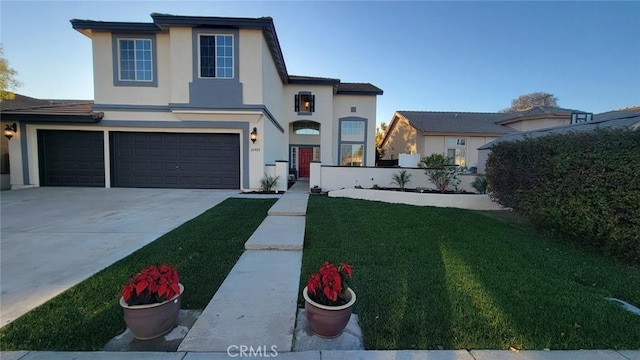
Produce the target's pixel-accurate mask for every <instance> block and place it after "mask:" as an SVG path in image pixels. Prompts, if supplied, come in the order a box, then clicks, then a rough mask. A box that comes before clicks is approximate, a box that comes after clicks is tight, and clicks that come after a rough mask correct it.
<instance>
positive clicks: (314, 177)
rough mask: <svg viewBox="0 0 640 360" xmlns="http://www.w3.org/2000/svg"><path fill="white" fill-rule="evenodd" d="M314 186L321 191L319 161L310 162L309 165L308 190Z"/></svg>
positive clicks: (320, 165)
mask: <svg viewBox="0 0 640 360" xmlns="http://www.w3.org/2000/svg"><path fill="white" fill-rule="evenodd" d="M315 186H318V187H319V188H321V189H322V163H321V162H320V161H312V162H311V164H309V189H312V188H314V187H315Z"/></svg>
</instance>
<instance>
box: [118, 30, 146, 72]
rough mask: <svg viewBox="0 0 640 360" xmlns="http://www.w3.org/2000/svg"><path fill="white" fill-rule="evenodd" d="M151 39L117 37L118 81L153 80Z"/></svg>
mask: <svg viewBox="0 0 640 360" xmlns="http://www.w3.org/2000/svg"><path fill="white" fill-rule="evenodd" d="M152 54H153V49H152V48H151V39H118V59H119V65H120V68H119V72H118V78H119V80H120V81H148V82H151V81H153V60H152V59H153V56H152Z"/></svg>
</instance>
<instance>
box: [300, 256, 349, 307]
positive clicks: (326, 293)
mask: <svg viewBox="0 0 640 360" xmlns="http://www.w3.org/2000/svg"><path fill="white" fill-rule="evenodd" d="M352 275H353V269H352V268H351V265H349V264H345V263H342V262H341V263H340V264H339V265H338V267H336V266H335V265H334V264H333V263H330V262H328V261H325V262H324V264H322V266H321V267H320V270H319V271H318V272H317V273H313V274H312V275H311V277H310V278H309V282H308V283H307V294H308V295H309V297H310V298H311V300H313V301H315V302H317V303H319V304H322V305H328V306H335V305H343V304H346V302H347V301H346V299H344V294H345V292H346V291H347V288H348V286H347V279H348V278H351V276H352Z"/></svg>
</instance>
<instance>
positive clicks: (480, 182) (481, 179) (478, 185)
mask: <svg viewBox="0 0 640 360" xmlns="http://www.w3.org/2000/svg"><path fill="white" fill-rule="evenodd" d="M471 187H472V188H474V189H475V190H476V191H477V192H479V193H480V194H486V193H487V191H489V182H488V181H487V177H486V176H485V175H484V174H478V176H476V178H475V179H474V180H473V182H472V183H471Z"/></svg>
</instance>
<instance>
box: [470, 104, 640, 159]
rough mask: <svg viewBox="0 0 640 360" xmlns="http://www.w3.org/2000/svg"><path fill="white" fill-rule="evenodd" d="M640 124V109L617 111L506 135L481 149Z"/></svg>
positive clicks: (480, 148)
mask: <svg viewBox="0 0 640 360" xmlns="http://www.w3.org/2000/svg"><path fill="white" fill-rule="evenodd" d="M639 124H640V108H637V109H629V110H615V111H608V112H604V113H600V114H595V115H593V120H592V121H590V122H587V123H580V124H570V125H563V126H555V127H551V128H545V129H538V130H532V131H526V132H519V133H514V134H509V135H505V136H503V137H501V138H499V139H496V140H493V141H491V142H489V143H487V144H485V145H483V146H481V147H479V148H478V149H479V150H482V149H490V148H491V147H493V146H494V145H496V144H498V143H501V142H503V141H518V140H524V139H525V138H537V137H540V136H545V135H549V134H566V133H570V132H575V131H592V130H595V129H597V128H610V129H619V128H631V127H633V126H637V125H639Z"/></svg>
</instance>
